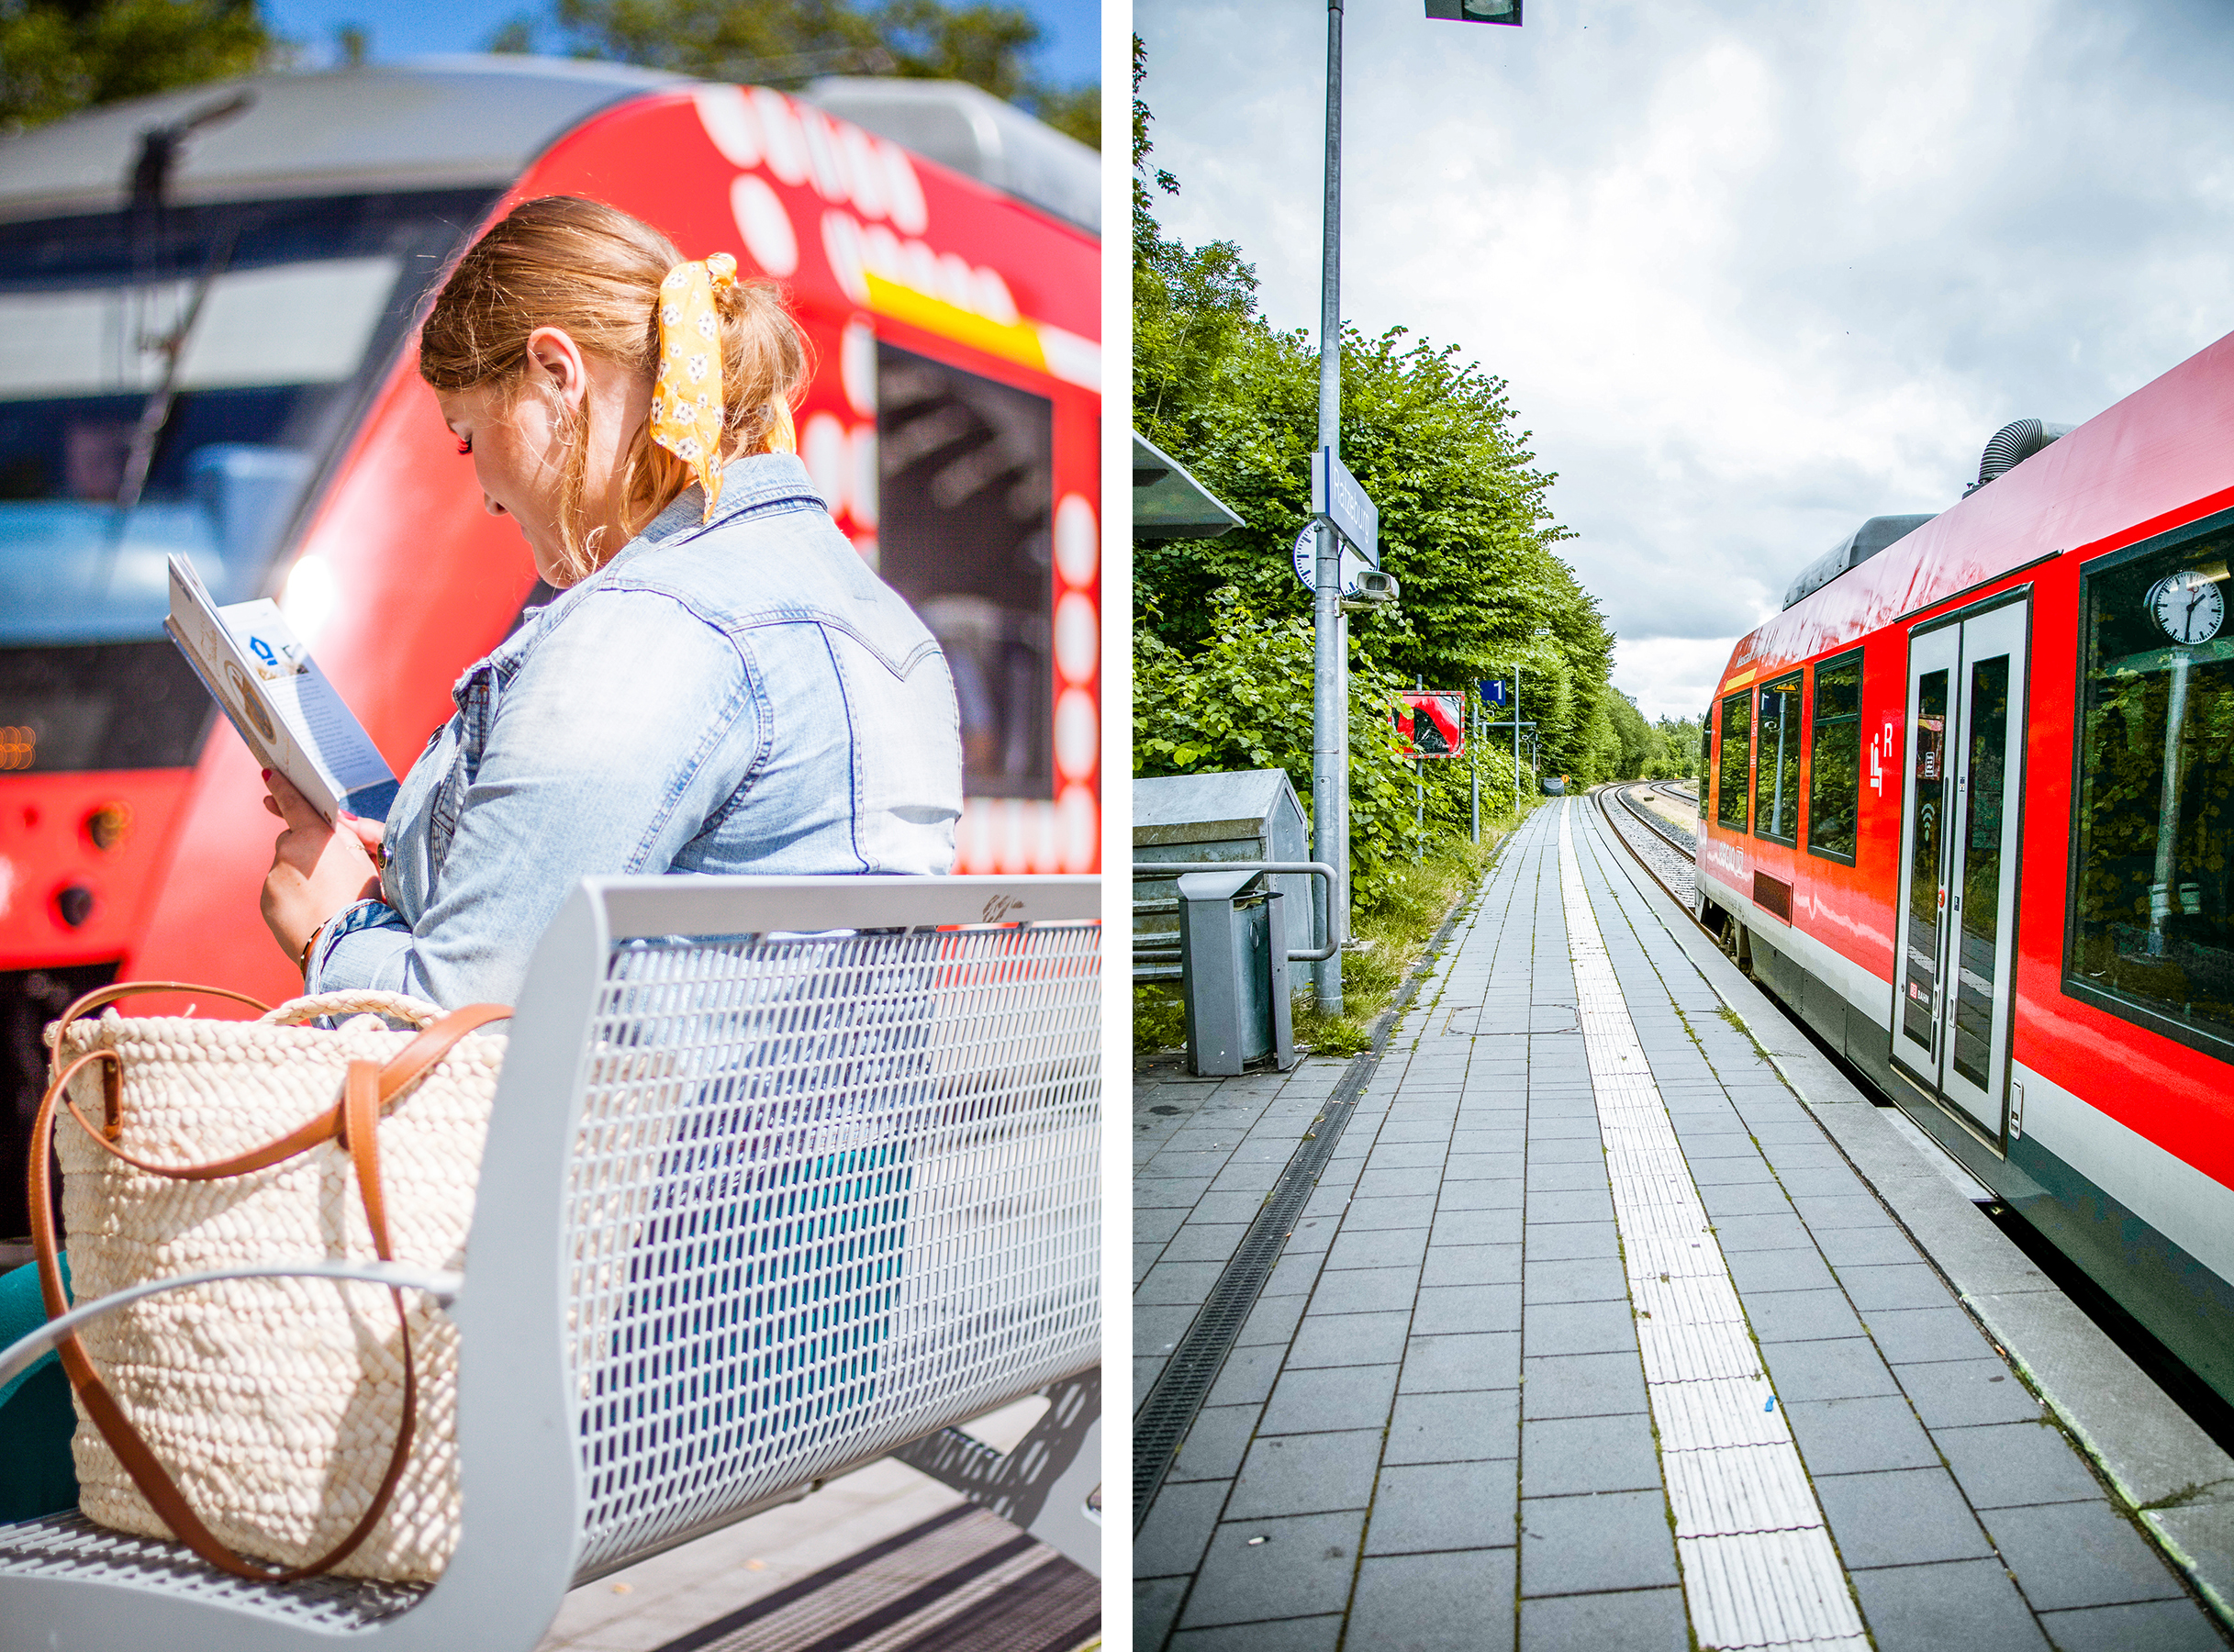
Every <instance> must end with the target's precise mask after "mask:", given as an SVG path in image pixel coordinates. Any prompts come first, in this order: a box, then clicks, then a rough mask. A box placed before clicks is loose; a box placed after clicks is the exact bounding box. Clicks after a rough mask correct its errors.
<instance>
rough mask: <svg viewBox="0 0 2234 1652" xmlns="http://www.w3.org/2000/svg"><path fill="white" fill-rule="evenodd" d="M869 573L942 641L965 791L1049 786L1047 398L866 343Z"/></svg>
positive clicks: (1008, 793) (1038, 790) (1051, 500)
mask: <svg viewBox="0 0 2234 1652" xmlns="http://www.w3.org/2000/svg"><path fill="white" fill-rule="evenodd" d="M877 467H878V486H879V494H880V502H879V506H878V509H879V513H880V518H879V522H878V527H877V537H878V542H877V572H878V573H879V574H880V575H882V576H883V577H884V579H885V580H886V582H887V583H888V584H889V585H890V586H892V588H893V589H895V590H896V591H898V592H899V594H900V595H901V596H902V597H906V598H907V599H908V601H909V603H910V606H912V607H913V608H914V609H915V611H916V613H917V614H918V615H920V616H921V617H922V621H923V623H924V624H925V625H927V626H929V627H930V628H931V631H932V634H933V636H935V637H937V638H938V640H939V646H940V647H941V648H942V649H944V651H945V653H946V664H947V669H948V670H949V671H951V672H952V673H953V674H954V683H955V701H956V703H957V705H958V706H959V707H960V709H961V714H962V752H963V767H964V789H965V790H966V791H967V792H968V793H969V794H970V795H971V796H973V797H991V798H1052V797H1053V796H1054V795H1055V767H1054V761H1053V755H1052V742H1051V739H1050V726H1051V724H1052V721H1053V718H1054V709H1053V702H1054V698H1055V687H1054V684H1055V679H1054V675H1053V667H1052V664H1051V662H1050V658H1049V653H1050V644H1051V640H1052V635H1053V627H1052V622H1051V619H1050V615H1051V612H1052V605H1053V601H1054V597H1053V595H1052V592H1051V586H1050V580H1051V577H1052V575H1051V574H1050V567H1051V561H1050V558H1051V551H1052V545H1053V538H1052V527H1053V520H1054V504H1055V470H1054V409H1053V407H1052V405H1051V404H1050V403H1049V402H1047V401H1046V400H1045V399H1044V397H1041V396H1032V395H1029V394H1027V393H1026V392H1024V391H1022V390H1016V389H1011V387H1010V386H1008V385H997V384H995V383H993V381H991V380H990V379H984V378H979V377H977V375H976V374H969V373H964V372H962V371H960V370H959V369H957V368H954V367H949V366H946V365H944V363H938V362H933V361H931V360H929V359H927V358H925V357H922V356H919V355H915V354H912V353H911V352H908V351H905V350H900V349H898V348H896V347H895V346H893V345H890V344H883V343H880V344H878V345H877Z"/></svg>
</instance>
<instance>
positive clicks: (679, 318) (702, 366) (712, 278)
mask: <svg viewBox="0 0 2234 1652" xmlns="http://www.w3.org/2000/svg"><path fill="white" fill-rule="evenodd" d="M736 279H737V261H736V260H735V259H733V258H732V257H731V256H730V255H729V254H728V253H726V252H717V253H715V254H714V255H713V256H712V257H711V258H708V259H704V260H699V259H692V260H690V261H689V262H686V263H678V264H676V266H675V268H673V269H672V270H669V271H668V272H667V274H666V279H665V280H664V281H662V282H661V283H660V284H659V371H658V373H657V374H655V375H654V377H653V384H652V440H653V441H655V442H657V443H658V444H659V445H660V446H661V447H664V448H665V449H666V450H667V451H668V452H670V453H673V454H674V455H675V456H676V458H677V459H680V460H681V461H682V462H683V463H684V464H685V465H686V466H687V467H688V468H689V471H690V474H692V475H693V476H695V477H697V478H698V486H700V487H702V488H704V489H705V490H706V515H705V518H704V519H705V520H707V521H711V520H712V519H713V514H714V503H715V501H716V500H718V499H720V497H721V409H722V401H721V313H720V310H719V309H717V308H716V307H715V306H714V293H715V291H716V290H717V289H718V288H721V287H726V286H729V285H732V283H734V282H735V281H736Z"/></svg>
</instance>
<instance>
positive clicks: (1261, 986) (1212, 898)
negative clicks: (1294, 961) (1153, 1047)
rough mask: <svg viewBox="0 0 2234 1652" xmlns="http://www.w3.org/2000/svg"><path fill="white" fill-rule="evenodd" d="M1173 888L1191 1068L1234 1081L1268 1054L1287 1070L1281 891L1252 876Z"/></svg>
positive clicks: (1290, 1051)
mask: <svg viewBox="0 0 2234 1652" xmlns="http://www.w3.org/2000/svg"><path fill="white" fill-rule="evenodd" d="M1178 899H1179V953H1180V956H1181V958H1182V960H1183V973H1182V977H1181V978H1182V982H1183V985H1182V986H1181V988H1180V997H1181V999H1182V1000H1183V1002H1184V1004H1185V1006H1186V1010H1187V1063H1188V1066H1189V1068H1190V1070H1191V1071H1193V1072H1195V1073H1198V1074H1201V1075H1203V1076H1206V1077H1231V1076H1233V1075H1235V1074H1238V1073H1240V1072H1242V1071H1243V1070H1244V1069H1245V1067H1246V1066H1248V1064H1249V1063H1250V1062H1252V1061H1255V1060H1257V1059H1259V1058H1260V1057H1262V1056H1266V1055H1269V1056H1271V1057H1272V1058H1273V1061H1274V1063H1275V1065H1277V1066H1279V1069H1280V1070H1281V1071H1282V1072H1286V1071H1287V1070H1288V1069H1289V1068H1290V1067H1292V1066H1294V1065H1295V1032H1294V1025H1293V1021H1292V1018H1291V1016H1290V1011H1289V1006H1288V994H1287V992H1286V990H1285V985H1284V977H1285V975H1286V962H1287V957H1288V925H1287V916H1286V913H1285V912H1284V910H1282V908H1283V901H1282V899H1281V893H1280V891H1279V889H1277V888H1275V887H1272V879H1271V876H1270V875H1269V874H1268V873H1264V872H1257V871H1239V872H1190V873H1188V874H1186V875H1185V876H1182V877H1180V878H1179V879H1178Z"/></svg>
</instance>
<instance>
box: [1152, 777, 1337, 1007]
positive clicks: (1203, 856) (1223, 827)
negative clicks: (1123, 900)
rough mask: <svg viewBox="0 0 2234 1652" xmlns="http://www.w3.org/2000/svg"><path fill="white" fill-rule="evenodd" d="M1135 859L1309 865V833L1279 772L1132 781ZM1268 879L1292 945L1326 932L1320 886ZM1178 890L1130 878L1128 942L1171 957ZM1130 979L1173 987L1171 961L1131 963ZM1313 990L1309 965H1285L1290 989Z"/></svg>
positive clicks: (1307, 879) (1290, 878) (1301, 879)
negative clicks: (1277, 896)
mask: <svg viewBox="0 0 2234 1652" xmlns="http://www.w3.org/2000/svg"><path fill="white" fill-rule="evenodd" d="M1133 858H1134V861H1135V862H1143V861H1307V860H1309V859H1310V858H1311V828H1310V827H1309V825H1308V824H1306V822H1305V821H1304V819H1303V805H1302V804H1301V802H1300V801H1299V800H1298V799H1297V798H1296V795H1295V787H1293V786H1291V785H1290V784H1289V783H1288V775H1287V771H1285V770H1284V769H1237V770H1232V771H1229V772H1226V773H1223V774H1216V775H1165V776H1158V777H1156V778H1155V779H1151V780H1135V781H1134V782H1133ZM1267 881H1268V883H1269V884H1270V886H1271V887H1273V888H1275V889H1278V890H1279V892H1280V894H1281V895H1283V896H1284V897H1286V899H1284V900H1283V901H1282V903H1281V906H1282V909H1283V916H1284V917H1285V918H1286V921H1287V930H1288V933H1289V935H1290V937H1291V939H1290V942H1289V945H1290V946H1291V947H1308V946H1312V945H1313V944H1315V942H1314V940H1313V937H1314V936H1318V935H1324V933H1326V911H1325V899H1326V895H1325V888H1326V885H1325V880H1324V879H1323V878H1317V877H1311V876H1304V875H1303V874H1301V873H1292V872H1283V873H1276V874H1273V875H1272V876H1269V877H1268V879H1267ZM1177 901H1178V890H1177V889H1176V888H1175V887H1173V883H1172V881H1170V880H1167V879H1163V878H1148V877H1135V878H1134V883H1133V943H1134V946H1135V947H1143V946H1147V947H1157V948H1161V949H1163V950H1164V951H1165V952H1166V953H1167V954H1168V953H1170V952H1171V951H1172V949H1173V948H1174V947H1176V945H1177V944H1178V939H1179V915H1178V905H1177ZM1133 978H1134V980H1136V981H1139V980H1167V981H1176V980H1178V978H1179V970H1178V964H1177V963H1176V962H1172V961H1167V960H1166V961H1157V962H1155V963H1140V964H1135V966H1134V970H1133ZM1310 988H1311V966H1310V964H1309V963H1308V962H1304V961H1301V960H1298V961H1296V962H1293V963H1290V965H1289V966H1288V990H1289V991H1290V992H1291V993H1294V992H1306V991H1309V990H1310Z"/></svg>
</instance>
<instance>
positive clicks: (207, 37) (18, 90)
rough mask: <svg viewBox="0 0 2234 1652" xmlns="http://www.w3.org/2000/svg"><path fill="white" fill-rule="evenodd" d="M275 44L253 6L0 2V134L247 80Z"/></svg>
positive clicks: (173, 0)
mask: <svg viewBox="0 0 2234 1652" xmlns="http://www.w3.org/2000/svg"><path fill="white" fill-rule="evenodd" d="M278 46H279V43H278V42H277V41H276V40H274V39H273V37H272V35H271V32H270V31H269V30H268V29H267V28H265V26H264V22H263V18H262V16H261V15H259V13H258V11H257V7H256V3H255V0H12V3H10V0H0V130H6V131H22V130H23V129H25V128H28V127H35V126H40V125H43V124H45V123H46V122H48V121H50V120H58V119H60V118H61V117H62V116H64V115H69V114H73V113H75V112H76V111H77V110H79V109H83V108H85V107H88V106H92V105H95V104H106V103H116V102H117V101H119V100H120V99H123V98H128V97H145V96H147V95H150V94H151V93H156V92H167V91H169V90H171V89H172V88H173V87H174V86H191V85H195V84H199V83H201V82H203V81H212V80H222V79H225V78H227V77H228V76H231V75H239V74H252V73H255V72H256V71H257V70H259V69H262V68H265V67H268V66H269V64H270V63H271V61H272V60H273V57H274V53H275V51H276V50H278Z"/></svg>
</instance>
